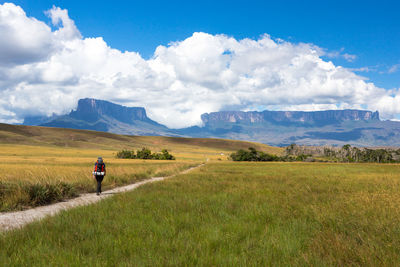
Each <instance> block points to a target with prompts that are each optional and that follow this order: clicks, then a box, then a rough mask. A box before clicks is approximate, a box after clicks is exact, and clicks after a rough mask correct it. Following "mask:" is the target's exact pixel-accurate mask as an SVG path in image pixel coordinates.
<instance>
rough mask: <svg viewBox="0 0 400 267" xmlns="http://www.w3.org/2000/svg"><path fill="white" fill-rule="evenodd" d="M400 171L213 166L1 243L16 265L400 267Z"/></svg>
mask: <svg viewBox="0 0 400 267" xmlns="http://www.w3.org/2000/svg"><path fill="white" fill-rule="evenodd" d="M399 186H400V165H391V164H381V165H379V164H328V163H237V162H212V163H208V164H206V166H204V167H202V168H200V169H198V170H196V171H194V172H192V173H190V174H187V175H179V176H177V177H175V178H171V179H170V180H167V181H164V182H159V183H155V184H149V185H145V186H143V187H141V188H139V189H137V190H136V191H132V192H129V193H125V194H121V195H116V196H115V197H113V198H110V199H107V200H105V201H102V202H100V203H98V204H95V205H91V206H87V207H81V208H77V209H74V210H70V211H66V212H62V213H61V214H60V215H59V216H56V217H51V218H47V219H45V220H43V221H42V222H37V223H33V224H31V225H28V226H27V227H25V228H24V229H22V230H16V231H12V232H8V233H3V234H1V236H0V248H1V250H0V262H2V263H3V264H4V265H6V266H8V265H10V266H21V265H30V266H43V265H44V266H48V265H52V266H66V265H72V266H116V265H119V266H133V265H134V266H136V265H139V266H160V265H161V266H192V265H202V266H244V265H246V266H247V265H249V266H309V265H312V266H344V265H350V266H398V264H399V263H400V191H399Z"/></svg>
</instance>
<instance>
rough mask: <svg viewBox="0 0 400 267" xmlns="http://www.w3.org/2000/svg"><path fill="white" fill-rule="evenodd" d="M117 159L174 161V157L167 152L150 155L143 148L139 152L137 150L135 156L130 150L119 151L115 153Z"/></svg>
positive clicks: (147, 150) (149, 152) (148, 151)
mask: <svg viewBox="0 0 400 267" xmlns="http://www.w3.org/2000/svg"><path fill="white" fill-rule="evenodd" d="M117 158H120V159H157V160H175V157H174V156H173V155H171V154H170V153H169V152H168V150H166V149H163V150H162V151H161V153H153V154H152V153H151V150H150V149H148V148H145V147H143V148H142V149H141V150H138V151H137V152H136V154H135V151H134V150H132V151H130V150H121V151H119V152H117Z"/></svg>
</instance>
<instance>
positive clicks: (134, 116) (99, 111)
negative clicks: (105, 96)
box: [69, 98, 151, 123]
mask: <svg viewBox="0 0 400 267" xmlns="http://www.w3.org/2000/svg"><path fill="white" fill-rule="evenodd" d="M69 116H70V117H72V118H76V119H80V120H85V121H88V122H94V121H97V120H98V119H99V118H100V117H102V116H107V117H110V118H114V119H116V120H118V121H120V122H124V123H133V122H134V121H136V120H139V121H146V122H150V121H151V120H150V119H149V118H148V117H147V115H146V110H145V109H144V108H142V107H125V106H121V105H117V104H114V103H111V102H108V101H104V100H97V99H92V98H85V99H80V100H79V101H78V107H77V109H76V111H72V112H71V113H70V114H69Z"/></svg>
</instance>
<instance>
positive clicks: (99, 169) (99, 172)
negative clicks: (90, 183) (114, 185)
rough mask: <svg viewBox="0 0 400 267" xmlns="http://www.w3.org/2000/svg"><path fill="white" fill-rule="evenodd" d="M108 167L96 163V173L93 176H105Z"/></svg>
mask: <svg viewBox="0 0 400 267" xmlns="http://www.w3.org/2000/svg"><path fill="white" fill-rule="evenodd" d="M105 168H106V165H105V164H104V163H99V162H98V161H96V163H95V164H94V171H93V174H94V175H96V176H104V171H105Z"/></svg>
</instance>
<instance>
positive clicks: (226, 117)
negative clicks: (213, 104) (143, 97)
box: [201, 109, 379, 125]
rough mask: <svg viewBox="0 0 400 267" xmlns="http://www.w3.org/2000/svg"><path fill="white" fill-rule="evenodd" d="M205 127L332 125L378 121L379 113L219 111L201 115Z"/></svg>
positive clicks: (347, 111)
mask: <svg viewBox="0 0 400 267" xmlns="http://www.w3.org/2000/svg"><path fill="white" fill-rule="evenodd" d="M201 119H202V121H203V123H204V124H205V125H213V124H218V123H263V122H272V123H274V122H275V123H304V124H321V123H322V124H333V123H336V122H344V121H369V120H377V121H379V113H378V111H376V112H371V111H366V110H353V109H345V110H325V111H310V112H307V111H268V110H265V111H262V112H257V111H249V112H244V111H221V112H212V113H205V114H203V115H201Z"/></svg>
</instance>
